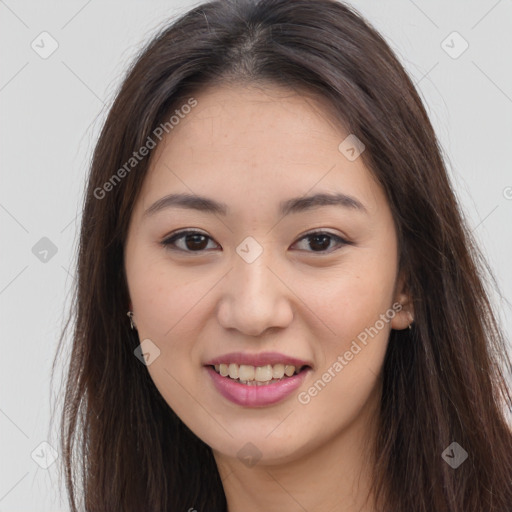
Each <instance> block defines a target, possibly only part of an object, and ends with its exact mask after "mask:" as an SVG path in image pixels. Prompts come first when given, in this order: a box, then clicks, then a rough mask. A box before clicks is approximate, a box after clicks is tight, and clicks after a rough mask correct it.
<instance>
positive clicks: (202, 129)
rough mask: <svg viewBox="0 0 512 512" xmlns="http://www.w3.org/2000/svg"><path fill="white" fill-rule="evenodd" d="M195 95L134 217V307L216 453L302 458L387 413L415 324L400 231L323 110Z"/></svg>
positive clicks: (257, 94)
mask: <svg viewBox="0 0 512 512" xmlns="http://www.w3.org/2000/svg"><path fill="white" fill-rule="evenodd" d="M195 99H196V101H197V105H196V106H195V107H194V108H192V109H184V110H183V111H185V110H186V111H189V113H188V114H186V115H183V114H182V116H180V120H179V122H178V123H177V124H175V125H174V127H173V129H172V131H170V133H169V135H167V137H166V138H164V139H163V141H162V143H161V144H160V145H159V146H158V147H157V148H156V149H155V150H154V154H153V155H152V160H151V165H150V169H149V171H148V174H147V177H146V179H145V181H144V185H143V188H142V190H141V192H140V195H139V197H138V200H137V202H136V205H135V208H134V211H133V214H132V218H131V222H130V228H129V233H128V238H127V242H126V246H125V269H126V276H127V281H128V289H129V294H130V300H131V304H130V307H131V309H132V311H133V312H134V322H135V324H136V327H137V330H138V334H139V337H140V340H141V342H143V347H145V351H146V352H148V353H149V354H150V355H149V359H148V366H147V371H149V374H150V376H151V378H152V379H153V381H154V383H155V385H156V387H157V388H158V390H159V391H160V393H161V394H162V396H163V397H164V399H165V400H166V402H167V403H168V404H169V406H170V407H171V408H172V409H173V410H174V411H175V413H176V414H177V415H178V416H179V417H180V418H181V419H182V420H183V422H184V423H185V424H186V425H187V426H188V427H189V428H190V429H191V430H192V431H193V432H194V433H195V434H196V435H197V436H198V437H200V438H201V439H202V440H203V441H205V442H206V443H207V444H208V445H210V446H211V447H212V448H213V450H214V453H216V454H222V455H223V456H225V457H237V454H238V457H241V456H243V454H244V451H243V450H246V451H247V450H249V452H250V451H251V450H254V451H256V448H257V451H258V457H261V459H260V460H261V462H260V463H268V464H274V463H277V462H279V461H281V462H283V461H290V460H293V459H294V458H296V457H300V456H303V455H305V454H307V452H310V451H312V450H316V449H319V447H320V446H326V445H328V444H329V443H330V442H334V441H335V440H336V438H338V437H339V436H341V435H343V433H344V432H345V431H346V430H347V429H349V428H350V427H351V426H352V425H354V424H357V423H358V422H359V423H360V424H361V426H362V428H364V425H366V424H367V421H363V419H364V418H368V414H369V413H370V411H373V410H374V409H373V408H374V407H375V405H376V403H377V402H378V399H379V382H380V375H381V368H382V364H383V359H384V355H385V351H386V346H387V340H388V337H389V334H390V330H391V329H392V328H395V329H403V328H405V327H407V325H408V324H409V323H410V318H409V313H408V312H407V311H406V309H405V307H404V309H402V310H401V311H400V306H397V305H396V303H397V302H402V303H404V305H405V302H406V296H405V295H404V294H403V293H402V290H401V289H400V286H399V279H398V276H397V263H398V258H397V257H398V250H397V249H398V248H397V236H396V231H395V227H394V223H393V218H392V215H391V212H390V208H389V205H388V203H387V200H386V197H385V195H384V193H383V191H382V190H381V188H380V186H379V185H378V184H377V183H376V182H375V181H374V179H373V177H372V175H371V173H370V172H369V170H368V169H367V168H366V167H365V165H364V164H363V161H362V158H360V157H359V158H356V159H354V155H353V154H352V153H353V152H351V151H348V152H347V151H344V152H343V151H342V150H343V148H345V147H346V144H347V142H346V143H345V145H342V150H340V149H339V146H340V143H342V141H344V140H345V139H346V137H347V136H348V135H349V134H348V133H347V132H344V131H343V129H342V128H341V127H340V126H337V125H335V124H334V123H333V122H332V121H330V120H329V115H328V114H329V110H330V107H329V105H327V104H326V103H324V102H323V100H321V99H318V98H315V97H313V96H311V95H306V94H298V93H296V92H294V91H291V90H286V89H281V88H277V87H272V86H268V87H266V88H256V87H255V86H229V87H228V86H222V87H217V88H211V89H207V90H205V91H203V92H202V93H201V94H198V95H196V96H195ZM331 110H332V109H331ZM349 140H350V139H349ZM347 156H350V158H347ZM356 156H357V155H356ZM185 194H186V195H188V196H190V197H189V199H188V201H184V200H183V197H184V196H183V195H185ZM180 197H181V201H180ZM198 197H201V198H203V200H202V201H198V200H197V198H198ZM194 198H195V199H196V200H193V199H194ZM191 199H192V200H191ZM144 340H145V341H144ZM147 340H149V341H147ZM226 374H227V375H226ZM249 442H250V443H252V444H251V445H247V444H246V443H249ZM254 447H256V448H254ZM241 449H242V452H240V450H241ZM249 455H251V454H250V453H249Z"/></svg>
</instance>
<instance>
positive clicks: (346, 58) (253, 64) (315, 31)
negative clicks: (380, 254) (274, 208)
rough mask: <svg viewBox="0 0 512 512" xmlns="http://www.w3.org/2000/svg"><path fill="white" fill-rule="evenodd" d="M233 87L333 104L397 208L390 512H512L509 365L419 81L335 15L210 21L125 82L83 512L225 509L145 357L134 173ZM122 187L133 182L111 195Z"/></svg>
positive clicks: (87, 228)
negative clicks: (194, 103) (155, 145)
mask: <svg viewBox="0 0 512 512" xmlns="http://www.w3.org/2000/svg"><path fill="white" fill-rule="evenodd" d="M226 81H232V82H246V83H247V82H249V83H250V82H262V83H273V84H276V85H283V86H285V87H294V88H298V89H303V90H304V89H307V90H309V91H311V92H314V93H317V94H320V95H321V96H323V97H324V98H326V99H327V100H329V101H330V104H331V105H332V113H333V115H334V116H335V117H336V119H337V120H338V122H339V123H340V124H341V125H343V126H345V127H346V128H347V129H348V130H349V132H350V133H354V134H356V135H357V137H358V138H359V139H360V140H361V141H362V142H363V143H364V144H365V146H366V151H365V152H364V153H363V154H362V158H363V159H364V162H365V164H366V165H367V167H368V168H369V169H370V170H371V172H372V173H373V175H374V176H375V178H376V179H377V180H378V181H379V182H380V184H381V186H382V187H383V189H384V191H385V193H386V194H387V198H388V201H389V204H390V207H391V209H392V212H393V216H394V220H395V224H396V228H397V232H398V238H399V247H400V270H401V271H402V272H403V275H405V276H406V279H407V283H408V289H409V291H410V294H411V296H412V298H413V302H414V311H415V323H414V328H413V329H412V331H409V330H405V331H392V333H391V335H390V340H389V347H388V352H387V354H386V359H385V362H384V371H383V394H382V400H381V410H380V416H379V419H378V421H379V422H380V423H379V435H378V439H377V443H376V451H375V460H376V464H375V467H374V472H375V474H374V480H373V484H374V486H373V491H374V494H375V497H376V501H377V504H378V510H379V511H382V512H411V511H414V512H433V511H436V512H440V511H449V512H481V511H484V510H485V511H486V512H504V511H506V510H511V509H512V433H511V429H510V425H508V424H507V419H506V417H505V412H504V411H505V408H511V407H512V397H511V393H510V389H509V388H508V387H507V383H506V380H505V378H504V369H503V366H505V365H504V363H506V365H507V367H510V358H509V356H508V354H507V352H506V343H505V340H504V339H503V335H502V334H501V332H500V329H499V326H498V324H497V321H496V319H495V316H494V315H493V311H492V308H491V306H490V303H489V299H488V295H487V294H488V291H487V290H486V284H485V283H486V280H487V279H488V278H489V276H490V273H489V272H488V268H487V267H486V266H485V263H484V262H483V259H482V258H481V256H480V253H479V252H478V250H477V248H476V247H475V245H474V243H473V241H472V238H471V235H470V233H469V230H468V229H467V227H466V226H465V224H464V221H463V218H462V215H461V212H460V210H459V207H458V205H457V202H456V199H455V197H454V194H453V192H452V189H451V186H450V183H449V180H448V177H447V172H446V168H445V164H444V162H443V158H442V156H441V155H442V154H441V150H440V147H439V145H438V142H437V139H436V136H435V134H434V131H433V128H432V126H431V124H430V121H429V118H428V116H427V113H426V111H425V108H424V106H423V105H422V102H421V100H420V98H419V96H418V94H417V92H416V90H415V88H414V86H413V84H412V82H411V80H410V78H409V77H408V76H407V74H406V72H405V71H404V69H403V67H402V65H401V64H400V63H399V61H398V60H397V58H396V57H395V55H394V54H393V52H392V51H391V49H390V48H389V46H388V44H387V43H386V42H385V41H384V40H383V38H382V37H381V36H380V35H379V34H378V33H377V32H376V31H375V29H373V28H372V27H371V26H370V25H369V24H368V23H367V22H366V21H365V20H363V19H362V18H361V16H360V15H359V14H358V13H357V12H356V11H354V10H353V9H352V8H350V7H347V6H346V5H344V4H342V3H340V2H335V1H331V0H314V1H312V0H293V1H290V0H262V1H255V0H253V1H242V0H238V1H226V0H219V1H214V2H209V3H205V4H202V5H200V6H198V7H195V8H193V9H192V10H191V11H189V12H188V13H187V14H185V15H184V16H182V17H181V18H179V19H178V20H176V21H174V22H173V23H172V24H171V25H170V26H168V27H167V28H165V29H164V30H163V31H162V32H161V33H160V34H159V35H158V36H157V37H155V38H154V39H153V40H152V41H151V42H150V43H149V44H148V46H147V47H146V48H145V49H144V50H143V51H142V52H141V54H140V55H139V57H138V58H137V59H136V61H135V63H134V64H133V66H132V67H131V68H130V69H129V71H128V73H127V76H126V78H125V80H124V82H123V84H122V86H121V88H120V91H119V92H118V94H117V97H116V99H115V101H114V103H113V105H112V107H111V110H110V112H109V115H108V118H107V120H106V122H105V124H104V126H103V129H102V132H101V135H100V137H99V140H98V142H97V145H96V148H95V151H94V156H93V161H92V166H91V171H90V175H89V181H88V188H87V191H86V197H85V204H84V208H83V216H82V226H81V233H80V243H79V254H78V273H77V290H76V295H75V301H74V306H73V313H72V316H73V325H74V333H73V344H72V350H71V357H70V361H69V370H68V374H67V384H66V389H65V397H64V407H63V414H62V419H61V435H62V452H63V460H64V465H63V468H64V470H65V474H66V486H67V491H68V495H69V500H70V503H71V509H72V510H73V511H76V510H78V509H81V508H82V507H83V509H84V510H87V511H89V512H93V511H94V512H99V511H110V512H111V511H123V512H131V511H133V512H135V511H136V512H140V511H149V510H151V511H161V512H163V511H181V510H189V509H190V508H192V507H193V508H194V509H196V510H197V511H199V512H206V511H209V512H211V511H214V512H221V511H225V510H226V499H225V496H224V492H223V488H222V482H221V479H220V477H219V473H218V471H217V467H216V464H215V461H214V459H213V456H212V452H211V449H210V448H209V447H208V446H207V445H206V444H205V443H203V442H202V441H201V440H200V439H198V438H197V437H196V436H195V435H194V434H193V433H192V432H191V431H190V430H189V429H188V428H187V427H186V426H185V425H184V424H183V422H182V421H181V420H180V419H179V418H178V417H177V416H176V415H175V414H174V412H173V411H172V410H171V408H170V407H169V406H168V405H167V403H166V402H165V401H164V400H163V398H162V397H161V395H160V393H159V392H158V390H157V389H156V387H155V385H154V384H153V382H152V380H151V378H150V376H149V373H148V372H147V370H146V368H145V367H144V365H142V364H141V363H140V361H139V360H138V359H137V358H136V357H135V356H134V349H135V348H136V347H137V346H138V344H139V339H138V337H137V334H136V331H132V330H130V327H129V321H128V319H127V317H126V311H127V309H128V303H129V298H128V293H127V286H126V279H125V274H124V264H123V258H124V256H123V248H124V243H125V240H126V235H127V229H128V223H129V220H130V215H131V211H132V208H133V205H134V202H135V201H136V199H137V194H138V192H139V190H140V189H141V185H142V182H143V180H144V177H145V174H146V172H147V169H148V165H149V161H150V155H147V156H145V157H143V158H140V161H138V162H137V163H136V165H135V166H133V169H132V168H131V167H130V168H127V167H126V163H127V162H129V161H130V158H132V157H133V152H134V151H136V150H137V149H138V148H141V147H142V146H144V145H146V144H147V140H148V137H150V136H151V135H152V134H153V133H154V130H155V128H156V127H158V126H159V125H160V124H161V123H163V122H165V120H166V119H168V118H169V116H170V115H171V113H172V112H173V111H174V109H176V108H177V107H179V106H180V105H182V104H184V103H185V102H186V101H187V98H190V97H192V95H193V94H197V93H198V92H199V91H200V90H201V89H202V88H205V87H206V86H212V85H213V86H215V85H216V84H221V83H223V82H226ZM171 136H172V134H171ZM153 138H154V136H153ZM123 166H125V167H124V168H125V171H126V172H125V173H118V170H119V169H121V168H123ZM128 169H129V170H128ZM116 173H117V176H118V177H119V176H120V174H121V175H122V179H119V180H117V179H116V180H113V179H112V177H113V175H114V174H116ZM109 180H110V181H109ZM107 182H109V183H110V186H106V185H105V184H106V183H107ZM102 190H103V192H101V191H102ZM61 343H62V340H61ZM502 365H503V366H502ZM454 441H455V442H457V443H458V444H459V445H460V446H461V447H462V448H463V449H464V450H465V451H466V452H467V454H468V459H467V460H466V461H465V462H464V463H463V464H461V465H460V466H459V467H458V468H457V469H454V468H452V467H450V465H449V464H448V463H447V462H445V460H443V457H442V454H443V452H444V451H445V449H446V448H447V447H449V445H450V444H451V443H452V442H454ZM341 498H342V497H341V496H340V499H341ZM80 503H82V505H81V504H80Z"/></svg>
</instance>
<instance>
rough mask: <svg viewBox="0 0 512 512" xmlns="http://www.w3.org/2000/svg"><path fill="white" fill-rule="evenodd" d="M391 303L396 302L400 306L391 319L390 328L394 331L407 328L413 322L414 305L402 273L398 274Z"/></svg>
mask: <svg viewBox="0 0 512 512" xmlns="http://www.w3.org/2000/svg"><path fill="white" fill-rule="evenodd" d="M393 303H394V304H395V303H398V304H400V305H401V306H402V307H401V309H400V310H399V311H397V312H396V314H395V316H394V317H393V319H392V320H391V328H392V329H395V330H396V331H401V330H402V329H407V328H408V327H409V325H411V324H412V323H413V322H414V307H413V304H412V297H411V295H410V293H409V290H408V289H407V285H406V282H405V278H404V275H403V274H400V276H399V278H398V280H397V286H396V289H395V297H394V302H393Z"/></svg>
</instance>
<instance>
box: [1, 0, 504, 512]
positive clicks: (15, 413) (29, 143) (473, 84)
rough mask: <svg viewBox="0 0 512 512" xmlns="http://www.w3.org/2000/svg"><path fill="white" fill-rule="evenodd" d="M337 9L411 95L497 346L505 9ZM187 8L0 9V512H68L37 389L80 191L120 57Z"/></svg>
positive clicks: (160, 4) (68, 265)
mask: <svg viewBox="0 0 512 512" xmlns="http://www.w3.org/2000/svg"><path fill="white" fill-rule="evenodd" d="M351 3H352V5H354V6H355V7H356V8H357V9H359V10H360V12H361V13H362V14H364V15H365V16H366V17H367V18H368V19H369V20H370V22H371V23H372V24H373V25H374V26H375V27H376V28H377V29H378V30H380V31H381V32H382V33H383V35H384V36H385V37H386V38H387V40H388V41H389V43H390V44H391V46H392V48H393V49H394V50H395V51H396V52H397V53H398V55H399V58H400V59H401V61H402V63H403V64H404V65H405V67H406V69H407V70H408V71H409V73H410V74H411V76H412V77H413V79H414V81H415V82H416V84H417V86H418V88H419V90H420V93H421V95H422V97H423V99H424V101H425V103H426V106H427V110H428V111H429V114H430V116H431V120H432V122H433V124H434V127H435V129H436V131H437V133H438V135H439V137H440V140H441V143H442V146H443V148H444V151H445V153H446V157H447V160H448V166H449V169H450V173H451V175H452V179H453V181H454V184H455V188H456V192H457V195H458V196H459V198H460V201H461V203H462V205H463V208H464V210H465V213H466V215H467V219H468V224H469V226H470V227H471V229H472V230H473V232H474V233H475V234H476V236H477V239H478V240H479V241H480V243H481V246H482V248H483V251H484V254H485V255H486V256H487V258H488V260H489V263H490V265H491V268H492V269H493V272H494V273H495V275H496V278H497V281H498V285H499V286H500V288H501V293H502V298H500V297H499V295H498V294H496V293H494V294H493V297H494V300H495V301H496V305H497V307H498V308H499V312H500V316H501V319H502V322H503V325H504V327H505V329H506V332H507V333H510V332H512V315H511V308H510V306H509V305H507V301H508V302H509V301H510V300H511V298H512V268H511V265H510V262H511V261H512V237H511V225H512V172H511V161H512V158H511V156H510V145H511V141H512V115H511V114H512V69H511V64H510V63H511V62H512V30H511V29H512V0H498V1H497V0H489V1H487V0H485V1H483V0H482V1H478V2H477V1H466V0H464V1H463V0H457V1H451V2H450V3H449V4H448V2H445V1H441V0H436V1H426V0H422V1H421V0H415V1H412V0H393V1H390V0H387V1H366V2H362V1H354V2H351ZM192 5H196V3H192V2H189V1H183V0H182V1H176V0H175V1H170V0H169V1H165V2H164V1H152V2H147V1H146V2H143V1H141V0H139V1H135V0H131V1H126V0H123V1H120V0H115V1H113V0H110V1H103V2H101V1H99V0H89V1H86V0H81V1H67V2H64V1H60V2H57V1H49V0H45V1H27V0H5V1H3V0H0V41H1V45H0V48H1V49H2V60H1V65H0V108H1V117H0V119H1V121H0V130H1V132H0V141H1V142H0V144H1V147H0V162H1V164H0V172H1V180H2V186H1V188H0V226H1V240H2V246H1V247H2V250H1V257H2V265H1V268H0V311H1V324H0V325H1V328H2V356H3V357H1V358H0V367H1V373H0V376H1V377H0V379H1V382H0V432H1V442H0V461H1V462H0V465H1V467H0V512H14V511H27V510H31V511H33V512H39V511H45V512H46V511H57V510H68V508H67V505H66V502H65V500H64V499H61V498H59V481H60V475H59V470H58V464H57V463H54V464H52V465H51V466H49V468H48V469H44V468H43V467H41V465H44V463H45V462H46V463H49V462H51V460H52V459H51V449H50V448H49V447H48V446H47V445H42V446H40V444H41V443H42V442H48V443H49V444H50V445H51V446H53V447H54V448H56V449H58V441H57V435H56V429H55V426H54V427H53V428H51V426H50V417H51V415H52V409H51V405H52V404H53V403H54V402H53V398H52V397H55V396H56V393H57V392H58V389H59V386H60V372H61V368H60V369H59V373H58V374H57V379H56V381H55V385H54V386H53V389H50V367H51V362H52V359H53V356H54V353H55V349H56V345H57V340H58V337H59V334H60V332H61V329H62V327H63V323H64V318H65V313H66V311H67V307H68V306H69V299H70V290H71V286H72V284H73V279H74V277H73V274H74V254H75V248H76V237H77V229H78V226H79V222H80V214H79V210H80V204H81V198H82V191H83V185H84V177H85V175H86V172H87V165H88V162H89V159H90V155H91V151H92V149H93V147H94V142H95V140H96V138H97V136H98V133H99V129H100V127H101V123H102V121H103V119H104V117H105V114H106V111H107V108H108V105H109V104H110V102H111V100H112V99H113V94H114V92H115V90H116V87H117V86H118V84H119V81H120V79H121V78H122V75H123V73H124V71H125V69H126V67H127V64H128V63H129V62H130V60H131V58H132V56H133V55H134V54H135V52H136V51H137V50H138V49H139V48H140V47H141V45H142V44H143V43H144V42H145V41H147V40H148V38H149V37H150V36H151V35H152V34H154V33H155V32H156V30H157V29H158V28H160V27H161V26H163V25H164V24H165V22H166V20H168V19H169V18H171V17H173V16H175V15H176V14H180V13H183V12H185V11H186V10H188V8H190V7H191V6H192ZM44 31H46V32H48V33H49V34H50V35H51V38H53V40H55V41H56V42H57V43H58V48H57V50H56V51H55V52H54V53H53V54H52V55H50V56H49V57H47V58H42V57H41V56H40V54H39V53H37V52H36V51H35V50H34V49H33V48H32V47H31V44H32V42H33V41H35V42H34V43H33V44H34V46H36V48H37V50H38V51H39V52H40V53H41V52H43V51H48V50H49V49H51V44H52V40H51V39H50V38H49V37H48V36H40V34H41V33H42V32H44ZM454 31H456V32H458V33H459V34H460V35H461V36H462V38H463V39H460V38H459V37H458V36H453V35H451V36H450V34H452V33H453V32H454ZM448 36H450V37H448ZM41 39H43V40H42V41H41ZM464 40H465V41H467V44H469V47H468V48H467V50H466V51H465V52H464V53H462V54H461V55H458V54H459V53H460V51H461V50H462V49H463V48H464V46H465V43H464ZM443 41H445V42H444V43H443ZM53 44H55V43H53ZM450 54H451V55H450ZM455 56H456V57H457V58H453V57H455ZM43 237H46V238H47V239H49V240H50V241H51V243H49V242H48V240H43V241H40V240H41V238H43ZM34 246H35V248H34ZM45 250H47V251H48V252H47V253H46V252H45ZM52 250H53V252H55V250H56V251H57V252H56V253H55V254H53V252H52ZM453 300H457V297H454V298H453ZM64 355H65V352H64ZM56 423H57V422H56ZM34 450H35V452H34ZM31 454H34V455H33V456H32V455H31Z"/></svg>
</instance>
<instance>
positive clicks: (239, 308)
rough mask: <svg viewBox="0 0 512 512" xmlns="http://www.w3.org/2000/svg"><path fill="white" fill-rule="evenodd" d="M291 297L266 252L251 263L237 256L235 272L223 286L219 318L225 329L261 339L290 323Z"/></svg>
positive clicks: (218, 312) (229, 274)
mask: <svg viewBox="0 0 512 512" xmlns="http://www.w3.org/2000/svg"><path fill="white" fill-rule="evenodd" d="M292 297H293V293H292V292H291V291H290V289H289V288H288V287H287V286H286V284H285V282H284V279H283V278H282V277H281V276H279V273H278V272H277V271H276V270H274V269H272V264H271V262H270V261H269V260H268V258H267V257H266V251H263V253H262V255H260V257H259V258H257V259H256V260H255V261H253V262H252V263H247V262H246V261H244V260H243V259H242V258H241V257H239V256H238V254H235V255H234V265H233V268H232V270H231V272H229V273H228V274H227V276H226V279H225V281H224V283H223V290H222V297H221V299H220V304H219V307H218V309H217V317H218V320H219V323H220V324H221V325H222V326H223V327H224V328H225V329H236V330H238V331H239V332H241V333H243V334H246V335H248V336H261V335H262V334H263V333H265V332H266V331H267V330H271V329H274V328H285V327H286V326H288V325H289V324H290V323H291V321H292V319H293V307H292Z"/></svg>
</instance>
